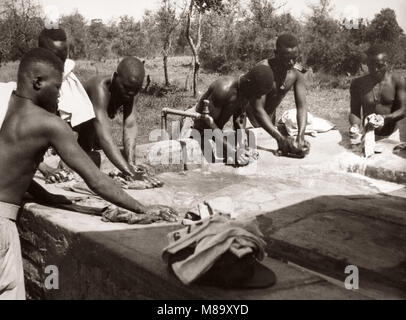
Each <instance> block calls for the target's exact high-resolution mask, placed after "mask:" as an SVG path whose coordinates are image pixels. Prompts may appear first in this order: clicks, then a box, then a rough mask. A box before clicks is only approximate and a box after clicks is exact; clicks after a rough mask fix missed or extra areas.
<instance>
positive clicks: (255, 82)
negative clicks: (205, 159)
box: [181, 66, 274, 166]
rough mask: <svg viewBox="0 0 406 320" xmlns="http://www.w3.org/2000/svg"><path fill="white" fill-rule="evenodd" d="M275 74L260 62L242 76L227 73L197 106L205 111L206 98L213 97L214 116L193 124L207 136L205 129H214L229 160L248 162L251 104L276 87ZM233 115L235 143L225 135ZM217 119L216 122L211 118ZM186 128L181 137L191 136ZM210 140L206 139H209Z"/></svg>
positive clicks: (211, 103)
mask: <svg viewBox="0 0 406 320" xmlns="http://www.w3.org/2000/svg"><path fill="white" fill-rule="evenodd" d="M273 81H274V78H273V74H272V70H271V68H269V67H268V66H257V67H254V68H253V69H252V70H250V71H249V72H247V73H246V74H244V75H242V76H240V77H237V78H235V77H230V76H224V77H220V78H219V79H217V80H216V81H214V82H213V83H212V84H211V85H210V86H209V88H208V89H207V91H206V92H205V93H204V94H203V95H202V97H201V98H200V101H199V102H198V104H197V106H196V107H195V111H196V112H198V113H203V108H204V104H205V100H207V101H209V115H210V117H211V118H205V119H197V120H195V121H194V123H193V124H192V125H191V127H192V128H193V129H195V130H197V131H198V132H199V133H200V135H201V137H202V138H203V137H204V130H205V129H211V130H212V132H213V136H214V138H215V139H216V140H219V141H221V142H222V145H223V155H224V156H225V155H227V156H228V157H229V158H225V159H227V163H228V164H235V165H239V166H243V165H247V164H248V162H249V160H250V159H249V155H248V154H247V153H246V152H245V151H246V148H247V147H248V146H247V145H246V143H247V141H246V139H245V125H246V114H245V110H246V107H247V104H249V103H250V102H252V101H254V100H255V99H257V98H258V97H261V96H262V95H265V94H267V93H268V92H269V91H270V90H272V84H273ZM231 117H232V118H233V125H234V130H236V133H235V134H236V136H237V139H235V141H236V142H237V143H236V144H234V145H233V144H231V143H229V142H228V139H227V138H226V137H224V136H223V135H222V133H221V132H220V130H223V128H224V126H225V124H226V123H227V122H228V121H229V120H230V118H231ZM211 119H212V120H213V122H212V121H211ZM186 126H187V125H186V124H185V125H184V127H183V128H182V132H181V137H182V136H183V138H188V137H189V136H188V135H190V133H189V132H188V130H187V128H186ZM205 142H206V141H205Z"/></svg>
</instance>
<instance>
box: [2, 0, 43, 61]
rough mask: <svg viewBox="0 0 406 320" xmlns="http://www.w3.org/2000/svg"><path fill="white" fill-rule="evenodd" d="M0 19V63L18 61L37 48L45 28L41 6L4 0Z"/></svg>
mask: <svg viewBox="0 0 406 320" xmlns="http://www.w3.org/2000/svg"><path fill="white" fill-rule="evenodd" d="M0 19H1V21H0V61H1V60H17V59H19V58H21V56H22V55H23V54H24V53H26V52H27V51H28V50H30V49H32V48H34V47H36V46H37V44H38V35H39V33H40V32H41V30H42V29H43V27H44V21H43V19H42V17H41V6H39V5H37V4H36V3H35V2H34V1H32V0H3V1H2V3H1V4H0Z"/></svg>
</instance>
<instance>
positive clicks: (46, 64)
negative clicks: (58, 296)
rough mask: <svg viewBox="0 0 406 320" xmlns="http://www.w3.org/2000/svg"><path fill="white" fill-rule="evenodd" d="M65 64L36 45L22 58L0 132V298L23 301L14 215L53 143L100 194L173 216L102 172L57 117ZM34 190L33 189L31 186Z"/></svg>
mask: <svg viewBox="0 0 406 320" xmlns="http://www.w3.org/2000/svg"><path fill="white" fill-rule="evenodd" d="M63 70H64V68H63V62H62V60H61V59H59V58H58V57H57V56H56V55H54V54H53V53H52V52H51V51H49V50H46V49H43V48H37V49H34V50H31V51H29V52H28V53H27V54H25V55H24V57H23V58H22V60H21V62H20V65H19V68H18V79H17V88H16V90H15V91H13V93H12V95H11V97H10V99H9V104H8V108H7V112H6V114H5V116H4V121H3V124H2V128H1V131H0V150H1V152H0V176H1V179H0V299H11V300H12V299H24V298H25V288H24V276H23V265H22V258H21V248H20V242H19V237H18V231H17V228H16V224H15V221H16V218H17V213H18V211H19V208H20V206H21V204H22V202H23V197H24V194H25V192H26V191H30V192H32V193H34V194H33V195H34V196H35V192H36V191H38V189H37V188H34V189H32V188H30V186H31V185H32V181H33V177H34V174H35V172H36V170H37V167H38V165H39V164H40V163H41V161H42V160H43V156H44V154H45V152H46V151H47V149H48V148H49V147H53V148H54V149H55V150H56V152H57V153H58V154H59V155H60V157H61V159H62V160H63V161H64V162H66V164H67V165H68V166H69V167H70V168H72V169H73V170H75V171H76V172H78V173H79V175H80V176H81V177H82V178H83V179H84V181H85V182H86V184H87V185H88V186H89V187H90V189H92V190H93V191H94V192H95V193H97V194H98V195H100V196H101V197H102V198H104V199H106V200H108V201H110V202H112V203H114V204H116V205H117V206H120V207H123V208H125V209H128V210H130V211H133V212H136V213H147V214H157V215H161V214H175V212H174V211H173V210H172V209H170V208H168V207H165V206H148V207H146V206H144V205H142V204H141V203H140V202H138V201H137V200H135V199H133V198H132V197H130V196H129V195H128V194H127V193H126V192H124V191H123V190H122V189H121V187H119V186H117V184H116V183H115V182H114V181H113V180H112V179H110V178H109V177H108V176H107V175H105V174H103V173H102V172H100V171H99V170H98V169H97V167H96V165H95V164H94V163H93V162H92V161H91V159H90V158H89V157H88V156H87V155H86V153H85V152H84V151H83V149H82V148H81V147H80V146H79V145H78V143H77V141H76V138H75V136H74V134H73V132H72V130H71V128H70V127H69V126H68V125H67V124H66V122H65V121H63V120H61V119H60V118H59V117H58V116H56V115H55V113H56V111H57V101H58V96H59V92H60V88H61V85H62V76H63ZM30 189H31V190H30Z"/></svg>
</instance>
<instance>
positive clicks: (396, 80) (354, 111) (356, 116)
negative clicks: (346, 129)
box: [349, 45, 406, 141]
mask: <svg viewBox="0 0 406 320" xmlns="http://www.w3.org/2000/svg"><path fill="white" fill-rule="evenodd" d="M367 57H368V60H367V65H368V70H369V73H368V74H367V75H365V76H362V77H360V78H357V79H355V80H353V81H352V83H351V88H350V93H351V113H350V117H349V121H350V125H351V128H350V135H351V136H352V137H353V136H354V135H355V134H357V133H359V132H361V128H362V127H363V126H364V123H363V121H365V120H361V119H362V118H363V119H365V118H366V117H367V116H369V115H371V114H376V115H377V116H378V118H379V119H378V120H380V121H379V122H381V125H380V126H379V127H378V128H376V129H375V135H376V136H375V137H376V139H378V140H379V139H383V138H390V139H393V140H396V141H400V135H399V129H398V126H397V123H398V121H399V120H402V119H403V118H404V117H405V116H406V80H405V78H403V77H402V76H400V75H396V74H394V73H392V72H390V71H389V68H388V56H387V49H386V48H385V47H384V46H382V45H372V46H371V47H370V48H369V49H368V52H367ZM361 110H362V115H361Z"/></svg>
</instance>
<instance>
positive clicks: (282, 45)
mask: <svg viewBox="0 0 406 320" xmlns="http://www.w3.org/2000/svg"><path fill="white" fill-rule="evenodd" d="M298 45H299V43H298V41H297V39H296V37H295V36H293V35H291V34H289V33H285V34H282V35H281V36H279V37H278V39H277V40H276V50H275V57H276V59H278V61H279V63H280V64H281V65H282V66H283V67H285V68H286V69H291V68H293V66H294V65H295V63H296V60H297V58H298V56H299V48H298Z"/></svg>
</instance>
